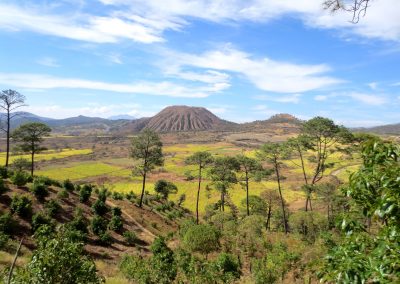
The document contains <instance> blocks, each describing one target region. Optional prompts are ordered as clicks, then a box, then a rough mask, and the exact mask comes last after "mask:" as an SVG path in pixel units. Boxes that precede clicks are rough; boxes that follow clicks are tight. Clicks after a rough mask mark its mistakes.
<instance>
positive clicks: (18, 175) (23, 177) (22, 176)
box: [11, 171, 29, 186]
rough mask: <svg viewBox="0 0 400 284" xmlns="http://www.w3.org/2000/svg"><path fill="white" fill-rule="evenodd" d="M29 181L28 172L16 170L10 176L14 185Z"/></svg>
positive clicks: (21, 184) (22, 184) (24, 183)
mask: <svg viewBox="0 0 400 284" xmlns="http://www.w3.org/2000/svg"><path fill="white" fill-rule="evenodd" d="M28 181H29V174H27V173H26V172H21V171H17V172H15V173H14V175H13V176H12V177H11V182H12V183H13V184H15V185H16V186H24V185H26V184H27V183H28Z"/></svg>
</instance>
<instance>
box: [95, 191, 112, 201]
mask: <svg viewBox="0 0 400 284" xmlns="http://www.w3.org/2000/svg"><path fill="white" fill-rule="evenodd" d="M108 195H109V192H108V190H107V188H102V189H100V190H99V193H98V194H97V197H98V199H99V200H100V201H103V202H106V200H107V196H108Z"/></svg>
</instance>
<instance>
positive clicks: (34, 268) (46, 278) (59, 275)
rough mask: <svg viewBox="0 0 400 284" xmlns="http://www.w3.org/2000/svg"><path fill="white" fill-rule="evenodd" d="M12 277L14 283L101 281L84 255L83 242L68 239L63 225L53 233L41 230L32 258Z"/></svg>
mask: <svg viewBox="0 0 400 284" xmlns="http://www.w3.org/2000/svg"><path fill="white" fill-rule="evenodd" d="M44 227H45V226H43V227H42V228H44ZM13 280H14V282H13V283H58V284H70V283H91V284H100V283H103V282H104V279H102V277H101V276H99V275H98V274H97V271H96V265H95V263H94V262H93V261H92V260H90V259H89V258H88V257H87V256H86V255H85V253H84V250H83V244H82V243H77V242H73V241H71V239H70V238H69V237H68V236H67V235H66V233H65V230H64V229H63V228H62V229H61V230H60V231H59V232H58V233H56V234H54V233H53V234H50V235H47V234H42V237H41V238H39V239H38V248H37V249H36V250H35V251H34V252H33V255H32V259H31V261H30V262H29V263H28V264H27V265H26V266H25V267H23V268H22V269H20V270H18V272H17V275H15V276H14V279H13Z"/></svg>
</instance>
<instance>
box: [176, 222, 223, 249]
mask: <svg viewBox="0 0 400 284" xmlns="http://www.w3.org/2000/svg"><path fill="white" fill-rule="evenodd" d="M219 237H220V233H219V231H218V230H217V229H216V228H215V227H214V226H211V225H208V224H200V225H193V226H191V227H189V228H187V229H186V233H185V234H184V236H183V244H184V245H185V247H186V248H188V249H189V250H190V251H192V252H200V253H203V254H208V253H210V252H212V251H215V250H217V249H218V248H219Z"/></svg>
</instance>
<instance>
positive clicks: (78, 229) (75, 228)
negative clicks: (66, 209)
mask: <svg viewBox="0 0 400 284" xmlns="http://www.w3.org/2000/svg"><path fill="white" fill-rule="evenodd" d="M66 228H67V229H68V235H69V237H70V238H71V239H73V240H77V241H78V240H79V241H82V242H84V241H86V238H87V234H88V233H89V231H88V229H87V220H86V218H85V217H84V216H83V214H82V210H81V209H80V208H78V209H77V210H76V211H75V214H74V219H72V221H71V222H69V223H68V224H67V226H66Z"/></svg>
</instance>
